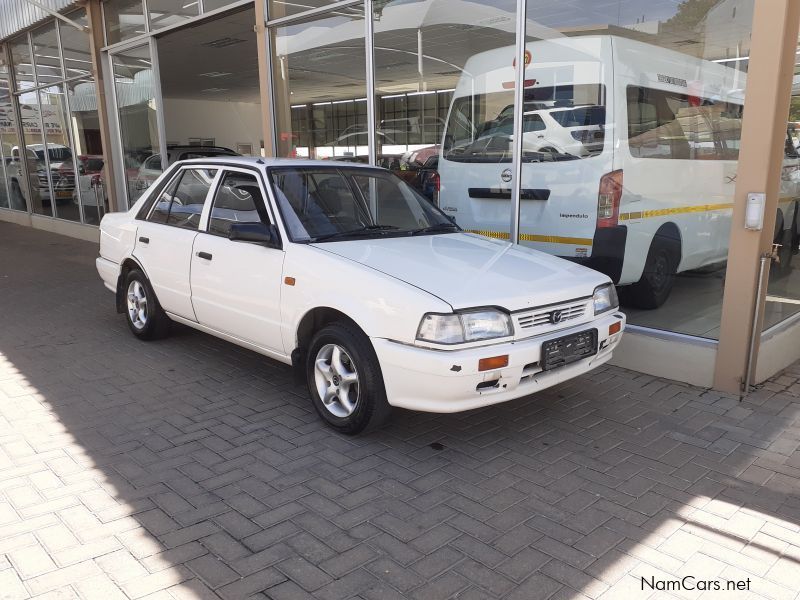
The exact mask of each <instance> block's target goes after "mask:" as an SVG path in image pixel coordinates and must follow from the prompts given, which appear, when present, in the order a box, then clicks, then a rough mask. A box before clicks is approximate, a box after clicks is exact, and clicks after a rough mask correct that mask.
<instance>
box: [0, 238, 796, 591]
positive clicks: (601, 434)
mask: <svg viewBox="0 0 800 600" xmlns="http://www.w3.org/2000/svg"><path fill="white" fill-rule="evenodd" d="M96 252H97V248H96V246H95V245H93V244H89V243H85V242H79V241H75V240H71V239H69V238H64V237H60V236H56V235H53V234H48V233H44V232H41V231H35V230H31V229H28V228H22V227H18V226H14V225H10V224H5V223H0V598H2V599H4V600H11V599H18V598H19V599H25V598H33V597H35V598H83V599H85V600H92V599H95V598H97V599H102V600H107V599H116V598H121V599H124V598H133V599H136V598H153V599H165V600H166V599H173V598H174V599H180V600H188V599H205V598H223V599H231V600H233V599H239V598H273V599H276V600H278V599H290V598H296V599H301V598H318V599H321V600H326V599H330V600H333V599H340V598H342V599H344V598H360V599H362V600H375V599H379V600H393V599H397V598H411V599H419V600H436V599H440V598H441V599H444V598H461V599H464V600H467V599H490V598H510V599H522V600H536V599H539V598H541V599H545V598H552V599H583V598H604V599H612V600H616V599H618V598H636V599H639V598H642V599H644V598H648V597H653V598H667V597H676V598H712V597H714V598H774V599H784V598H786V599H789V598H795V597H796V596H797V591H798V589H800V484H799V482H798V478H800V451H798V446H800V366H797V365H796V366H794V367H792V368H790V369H788V370H787V371H786V372H784V373H783V374H781V375H780V376H778V377H776V378H774V379H773V380H772V381H770V382H768V383H767V384H765V385H764V386H763V387H762V388H761V389H759V390H758V391H756V392H755V393H753V394H751V395H750V396H749V397H748V398H747V399H746V400H745V401H744V402H741V403H740V402H739V401H738V399H737V398H734V397H731V396H726V395H722V394H717V393H714V392H710V391H706V390H702V389H698V388H693V387H690V386H687V385H683V384H679V383H675V382H671V381H667V380H663V379H658V378H655V377H651V376H646V375H641V374H638V373H635V372H631V371H626V370H624V369H620V368H614V367H606V368H601V369H599V370H597V371H595V372H593V373H591V374H590V375H588V376H585V377H582V378H580V379H578V380H576V381H573V382H569V383H567V384H563V385H560V386H558V387H556V388H554V389H552V390H549V391H546V392H544V393H541V394H538V395H537V396H535V397H532V398H527V399H522V400H519V401H514V402H510V403H506V404H504V405H500V406H497V407H493V408H490V409H484V410H478V411H472V412H469V413H464V414H458V415H447V416H439V415H426V414H415V413H411V412H403V411H398V412H397V413H396V415H395V418H394V420H393V422H392V424H391V425H390V426H389V427H388V428H386V429H385V430H382V431H379V432H376V433H373V434H371V435H368V436H365V437H360V438H355V439H351V438H346V437H342V436H339V435H336V434H334V433H332V432H331V431H330V430H328V429H326V428H325V427H324V426H323V425H322V424H321V423H320V421H319V420H318V418H317V417H316V415H315V414H314V413H313V412H312V409H311V406H310V404H309V400H308V398H307V396H306V393H305V391H304V390H303V389H302V388H300V387H297V386H296V385H294V383H293V382H292V377H291V373H290V371H289V369H288V368H287V367H285V366H283V365H280V364H278V363H275V362H272V361H270V360H267V359H265V358H263V357H261V356H258V355H256V354H254V353H251V352H248V351H245V350H242V349H239V348H237V347H235V346H233V345H230V344H227V343H225V342H222V341H219V340H216V339H214V338H211V337H209V336H206V335H204V334H201V333H197V332H194V331H192V330H190V329H188V328H184V327H175V329H174V333H173V335H172V336H171V337H170V338H168V339H166V340H163V341H160V342H156V343H143V342H139V341H138V340H136V339H134V338H133V336H132V335H131V334H130V333H129V332H128V331H127V328H126V325H125V323H124V321H123V319H122V317H121V316H120V315H117V314H116V313H115V312H114V309H113V297H112V295H111V293H109V292H107V291H106V290H105V289H104V288H103V287H102V285H101V284H100V283H99V279H98V277H97V275H96V273H95V271H94V257H95V255H96ZM685 575H691V576H694V577H696V578H697V579H698V580H699V579H708V580H715V581H720V582H722V583H723V585H725V584H726V582H727V581H728V580H733V581H737V580H742V581H744V580H747V579H749V580H750V584H749V591H737V592H715V591H706V592H702V591H691V592H689V591H683V592H678V591H675V590H674V589H673V591H671V592H667V591H653V590H651V589H650V588H649V587H646V586H645V589H644V590H643V589H642V586H643V584H642V578H643V577H644V578H646V579H647V580H648V581H655V580H660V581H662V582H667V581H671V580H674V579H676V578H681V577H683V576H685ZM651 578H654V579H651Z"/></svg>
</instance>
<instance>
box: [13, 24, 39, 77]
mask: <svg viewBox="0 0 800 600" xmlns="http://www.w3.org/2000/svg"><path fill="white" fill-rule="evenodd" d="M8 46H9V48H10V49H11V62H12V65H13V67H14V79H15V81H16V84H17V89H18V90H27V89H30V88H32V87H36V81H35V80H34V77H33V59H32V58H31V47H30V45H29V44H28V34H23V35H21V36H19V37H16V38H14V39H13V40H11V41H10V42H9V44H8Z"/></svg>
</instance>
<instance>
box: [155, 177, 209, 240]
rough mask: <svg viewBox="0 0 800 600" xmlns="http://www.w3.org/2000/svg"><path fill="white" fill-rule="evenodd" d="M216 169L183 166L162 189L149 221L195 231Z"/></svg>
mask: <svg viewBox="0 0 800 600" xmlns="http://www.w3.org/2000/svg"><path fill="white" fill-rule="evenodd" d="M216 173H217V170H216V169H185V170H183V171H181V172H180V173H179V174H178V175H177V176H176V177H175V179H174V180H173V181H172V182H171V183H170V184H169V185H168V186H167V187H166V188H165V190H164V191H163V192H162V194H161V196H160V197H159V199H158V200H157V201H156V205H155V207H154V209H153V212H152V214H151V215H150V219H149V220H150V221H152V222H154V223H165V224H167V225H172V226H173V227H180V228H181V229H191V230H197V228H198V227H199V226H200V215H201V214H202V213H203V204H204V203H205V200H206V196H207V195H208V190H209V189H210V188H211V183H212V181H213V180H214V177H215V175H216Z"/></svg>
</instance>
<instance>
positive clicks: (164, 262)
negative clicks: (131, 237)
mask: <svg viewBox="0 0 800 600" xmlns="http://www.w3.org/2000/svg"><path fill="white" fill-rule="evenodd" d="M215 174H216V170H214V169H181V170H180V171H178V172H177V174H176V175H175V177H174V178H173V180H172V181H170V183H169V184H168V185H167V186H166V187H165V188H164V190H163V191H162V192H161V195H160V197H159V198H158V200H156V202H155V205H154V206H153V209H152V210H151V212H150V214H149V215H148V216H147V220H146V221H143V222H139V225H138V227H137V230H136V245H135V247H134V250H133V255H134V256H135V257H136V259H137V260H138V261H139V262H140V263H141V264H142V267H144V270H145V275H147V277H148V279H149V280H150V284H151V285H152V286H153V291H155V293H156V297H157V298H158V302H159V304H161V307H162V308H163V309H164V310H165V311H167V312H168V313H172V314H175V315H178V316H180V317H184V318H185V319H191V320H192V321H195V320H196V318H195V314H194V311H193V310H192V299H191V291H190V288H189V269H190V265H191V257H192V246H193V244H194V238H195V237H196V236H197V230H198V227H199V226H200V217H201V214H202V212H203V204H204V203H205V200H206V196H207V195H208V192H209V190H210V189H211V182H212V181H213V179H214V176H215Z"/></svg>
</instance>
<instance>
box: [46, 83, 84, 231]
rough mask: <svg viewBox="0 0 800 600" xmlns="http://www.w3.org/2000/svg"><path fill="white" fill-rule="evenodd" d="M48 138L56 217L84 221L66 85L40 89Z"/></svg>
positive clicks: (52, 202) (52, 201)
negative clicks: (79, 203) (79, 205)
mask: <svg viewBox="0 0 800 600" xmlns="http://www.w3.org/2000/svg"><path fill="white" fill-rule="evenodd" d="M39 100H40V106H41V110H42V117H43V119H44V138H45V142H46V144H47V157H48V162H49V171H48V173H49V176H50V188H51V190H52V196H51V205H52V206H53V212H54V214H55V216H57V217H59V218H60V219H68V220H70V221H80V220H81V215H80V209H79V207H78V194H77V191H76V186H75V184H76V175H75V162H76V157H75V156H74V155H73V153H72V143H71V140H70V126H69V112H68V110H67V105H66V98H65V96H64V88H63V85H54V86H50V87H48V88H44V89H42V90H40V92H39Z"/></svg>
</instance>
